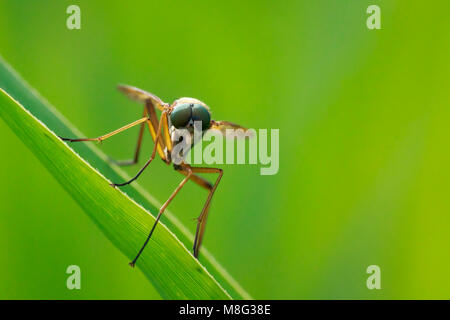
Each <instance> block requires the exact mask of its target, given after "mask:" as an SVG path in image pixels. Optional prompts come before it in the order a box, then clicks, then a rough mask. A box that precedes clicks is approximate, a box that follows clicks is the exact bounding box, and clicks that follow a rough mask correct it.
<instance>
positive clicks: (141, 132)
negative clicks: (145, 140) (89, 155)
mask: <svg viewBox="0 0 450 320" xmlns="http://www.w3.org/2000/svg"><path fill="white" fill-rule="evenodd" d="M142 116H143V117H146V116H147V109H146V108H144V114H143V115H142ZM144 128H145V123H141V125H140V127H139V135H138V140H137V144H136V151H135V152H134V158H133V159H130V160H114V159H110V160H111V161H112V162H113V163H115V164H116V165H118V166H131V165H133V164H136V163H137V162H138V160H139V153H140V151H141V145H142V137H143V135H144Z"/></svg>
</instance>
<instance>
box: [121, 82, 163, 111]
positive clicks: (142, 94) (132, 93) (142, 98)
mask: <svg viewBox="0 0 450 320" xmlns="http://www.w3.org/2000/svg"><path fill="white" fill-rule="evenodd" d="M117 89H119V91H121V92H123V93H124V94H125V95H126V96H127V97H128V98H130V99H132V100H134V101H137V102H142V103H146V102H147V101H151V102H152V104H153V105H154V106H155V107H156V108H158V109H159V110H163V109H164V108H163V106H164V105H165V103H164V102H163V101H162V100H161V99H160V98H158V97H157V96H155V95H154V94H152V93H150V92H147V91H144V90H141V89H139V88H136V87H132V86H128V85H124V84H119V85H118V86H117Z"/></svg>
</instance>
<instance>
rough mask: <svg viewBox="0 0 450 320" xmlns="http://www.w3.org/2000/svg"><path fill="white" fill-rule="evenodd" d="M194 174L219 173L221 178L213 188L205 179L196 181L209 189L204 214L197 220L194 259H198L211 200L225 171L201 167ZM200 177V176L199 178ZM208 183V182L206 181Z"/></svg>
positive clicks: (195, 168)
mask: <svg viewBox="0 0 450 320" xmlns="http://www.w3.org/2000/svg"><path fill="white" fill-rule="evenodd" d="M191 169H192V172H197V173H218V174H219V176H218V177H217V179H216V182H215V183H214V185H213V186H211V184H209V187H208V186H207V185H206V184H205V181H206V180H205V179H202V180H203V181H202V180H200V181H199V180H198V179H197V181H195V180H194V179H192V180H193V181H194V182H196V183H197V184H199V185H201V186H203V187H204V188H208V189H209V194H208V198H207V199H206V202H205V205H204V206H203V209H202V212H201V213H200V216H199V217H198V218H197V230H196V231H195V239H194V257H196V258H197V257H198V253H199V250H200V246H201V244H202V240H203V234H204V233H205V227H206V219H207V218H208V213H209V207H210V205H211V199H212V197H213V195H214V192H215V191H216V189H217V186H218V185H219V182H220V180H221V179H222V176H223V170H222V169H219V168H201V167H192V168H191ZM197 177H198V176H197ZM206 182H207V181H206Z"/></svg>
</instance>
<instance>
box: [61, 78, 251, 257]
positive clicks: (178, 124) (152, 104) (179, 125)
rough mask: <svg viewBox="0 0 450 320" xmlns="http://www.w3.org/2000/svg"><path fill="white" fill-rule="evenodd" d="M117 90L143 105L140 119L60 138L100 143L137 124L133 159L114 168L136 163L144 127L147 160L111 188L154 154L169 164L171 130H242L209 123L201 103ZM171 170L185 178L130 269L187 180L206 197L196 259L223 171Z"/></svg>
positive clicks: (129, 89)
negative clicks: (92, 134) (95, 133)
mask: <svg viewBox="0 0 450 320" xmlns="http://www.w3.org/2000/svg"><path fill="white" fill-rule="evenodd" d="M118 89H119V90H120V91H121V92H123V93H124V94H125V95H126V96H128V97H129V98H131V99H133V100H135V101H138V102H141V103H143V104H144V111H143V115H142V118H141V119H139V120H136V121H134V122H132V123H130V124H128V125H125V126H123V127H122V128H119V129H117V130H114V131H112V132H110V133H107V134H105V135H102V136H100V137H97V138H83V139H69V138H61V139H62V140H64V141H69V142H79V141H103V140H106V139H108V138H109V137H111V136H113V135H115V134H118V133H120V132H122V131H125V130H127V129H129V128H132V127H134V126H138V125H139V126H140V129H139V135H138V141H137V146H136V151H135V153H134V157H133V159H132V160H128V161H116V163H117V164H118V165H132V164H136V163H137V162H138V159H139V154H140V149H141V144H142V137H143V134H144V130H145V126H147V127H148V129H149V131H150V134H151V136H152V139H153V141H154V147H153V151H152V154H151V156H150V158H149V159H148V160H147V162H146V163H145V164H144V166H143V167H142V168H141V169H140V170H139V171H138V173H137V174H136V175H135V176H134V177H133V178H132V179H130V180H129V181H126V182H123V183H113V184H111V186H113V187H121V186H125V185H127V184H130V183H131V182H133V181H134V180H136V179H137V178H138V177H139V176H140V175H141V174H142V172H143V171H144V170H145V169H146V168H147V167H148V165H149V164H150V163H151V162H152V161H153V159H154V158H155V156H156V154H158V155H159V157H160V158H161V159H162V160H163V161H164V162H165V163H167V164H171V163H172V157H171V153H172V150H173V148H174V146H175V145H176V144H178V143H179V141H178V140H176V139H174V133H175V131H176V130H179V129H187V130H188V132H189V133H190V134H191V135H192V134H193V132H194V123H195V122H196V121H198V122H200V123H201V130H202V132H203V133H204V132H206V131H207V130H212V129H217V130H220V131H221V132H222V133H223V134H225V130H226V129H243V130H246V129H244V128H242V127H241V126H239V125H236V124H234V123H231V122H228V121H215V120H212V119H211V112H210V109H209V107H208V106H207V105H206V104H205V103H203V102H201V101H200V100H197V99H194V98H180V99H178V100H175V101H174V102H173V103H172V104H168V103H165V102H163V101H162V100H161V99H160V98H158V97H157V96H155V95H153V94H151V93H149V92H146V91H143V90H141V89H138V88H135V87H131V86H126V85H119V87H118ZM156 109H158V110H159V111H161V115H160V117H159V119H158V117H157V114H156ZM192 141H193V139H192ZM174 169H175V170H176V171H178V172H180V173H181V174H183V175H184V176H185V177H184V179H183V180H182V181H181V182H180V184H179V185H178V186H177V188H176V189H175V190H174V191H173V193H172V194H171V195H170V197H169V198H168V199H167V201H166V202H165V203H164V204H163V205H162V207H161V208H160V210H159V213H158V216H157V217H156V221H155V223H154V225H153V227H152V229H151V230H150V232H149V235H148V237H147V239H146V240H145V242H144V245H143V246H142V248H141V249H140V250H139V252H138V253H137V255H136V257H135V258H134V260H133V261H132V262H130V265H131V266H134V265H135V263H136V261H137V259H138V258H139V256H140V255H141V253H142V251H143V250H144V248H145V246H146V245H147V243H148V241H149V240H150V238H151V236H152V234H153V231H154V230H155V227H156V225H157V224H158V221H159V219H160V217H161V215H162V214H163V212H164V210H165V209H166V208H167V206H168V205H169V203H170V202H171V201H172V200H173V198H174V197H175V196H176V195H177V194H178V192H179V191H180V190H181V188H182V187H183V186H184V185H185V184H186V182H187V181H189V180H191V181H193V182H194V183H196V184H197V185H199V186H200V187H202V188H204V189H206V190H207V191H208V197H207V199H206V202H205V204H204V206H203V209H202V211H201V213H200V215H199V216H198V218H197V230H196V232H195V240H194V248H193V250H194V256H195V257H196V258H197V257H198V253H199V249H200V246H201V244H202V240H203V234H204V232H205V225H206V219H207V217H208V212H209V208H210V205H211V199H212V197H213V195H214V192H215V191H216V189H217V186H218V184H219V182H220V179H221V178H222V175H223V171H222V169H219V168H210V167H193V166H191V165H189V164H187V163H185V162H184V161H182V162H181V163H180V164H174ZM199 173H215V174H217V175H218V176H217V178H216V180H215V182H214V183H210V182H209V181H208V180H206V179H204V178H203V177H201V176H199V175H198V174H199Z"/></svg>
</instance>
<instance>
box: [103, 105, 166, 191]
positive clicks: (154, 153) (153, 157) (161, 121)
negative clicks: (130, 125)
mask: <svg viewBox="0 0 450 320" xmlns="http://www.w3.org/2000/svg"><path fill="white" fill-rule="evenodd" d="M165 118H167V112H166V111H163V112H162V114H161V118H160V120H159V125H158V130H157V131H156V137H155V145H154V147H153V151H152V155H151V156H150V159H148V161H147V162H146V163H145V165H144V166H143V167H142V169H141V170H139V172H138V173H137V174H136V175H135V176H134V177H133V178H132V179H130V180H128V181H126V182H124V183H113V184H111V186H113V187H121V186H125V185H127V184H130V183H131V182H133V181H134V180H136V179H137V178H138V177H139V176H140V175H141V174H142V172H144V170H145V169H146V168H147V167H148V165H149V164H150V163H151V162H152V161H153V159H155V156H156V150H157V148H158V146H159V143H160V138H161V126H162V124H163V120H164V119H165ZM148 122H150V120H148V121H147V123H148ZM149 125H150V124H149ZM162 159H163V160H165V159H166V158H165V156H164V155H163V157H162Z"/></svg>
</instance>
